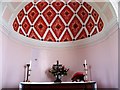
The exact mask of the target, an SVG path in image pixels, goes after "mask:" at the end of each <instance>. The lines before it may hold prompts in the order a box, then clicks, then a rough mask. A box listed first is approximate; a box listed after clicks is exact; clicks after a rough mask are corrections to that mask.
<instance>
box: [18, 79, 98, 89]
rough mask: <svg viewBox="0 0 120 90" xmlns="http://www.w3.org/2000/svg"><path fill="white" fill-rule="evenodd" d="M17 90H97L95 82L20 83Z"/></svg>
mask: <svg viewBox="0 0 120 90" xmlns="http://www.w3.org/2000/svg"><path fill="white" fill-rule="evenodd" d="M19 90H97V84H96V82H95V81H88V82H61V83H59V82H20V84H19Z"/></svg>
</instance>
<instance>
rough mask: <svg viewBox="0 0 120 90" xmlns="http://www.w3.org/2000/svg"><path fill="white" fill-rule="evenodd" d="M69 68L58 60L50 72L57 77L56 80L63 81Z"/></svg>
mask: <svg viewBox="0 0 120 90" xmlns="http://www.w3.org/2000/svg"><path fill="white" fill-rule="evenodd" d="M68 70H69V69H68V68H66V67H65V66H63V65H62V64H59V61H58V60H57V64H53V66H52V68H51V69H50V70H49V72H50V73H51V74H53V76H55V77H56V80H55V81H54V82H62V81H61V77H62V76H65V75H67V72H68Z"/></svg>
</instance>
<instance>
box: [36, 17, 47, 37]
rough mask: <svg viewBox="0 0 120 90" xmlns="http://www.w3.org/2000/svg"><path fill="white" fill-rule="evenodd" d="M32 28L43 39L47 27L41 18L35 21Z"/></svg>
mask: <svg viewBox="0 0 120 90" xmlns="http://www.w3.org/2000/svg"><path fill="white" fill-rule="evenodd" d="M34 28H35V29H36V31H37V32H38V34H39V35H40V36H41V37H43V35H44V33H45V31H46V29H47V25H46V23H45V22H44V20H43V19H42V17H39V19H38V20H37V21H36V23H35V25H34Z"/></svg>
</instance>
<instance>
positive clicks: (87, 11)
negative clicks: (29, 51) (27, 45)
mask: <svg viewBox="0 0 120 90" xmlns="http://www.w3.org/2000/svg"><path fill="white" fill-rule="evenodd" d="M103 28H104V22H103V20H102V18H101V17H100V15H99V13H98V12H97V11H96V10H95V9H94V8H93V7H92V6H91V5H89V3H87V2H82V1H81V0H77V1H75V0H71V1H69V2H68V0H64V2H62V1H61V0H56V1H52V0H51V1H50V0H49V1H45V0H40V1H39V0H36V1H34V2H30V3H28V4H27V5H26V6H25V7H24V8H22V9H21V10H20V12H19V13H18V15H17V16H16V18H15V20H14V22H13V29H14V30H15V31H16V32H18V33H19V34H21V35H24V36H25V37H28V38H32V39H36V40H41V41H49V42H67V41H75V40H80V39H85V38H89V37H91V36H93V35H95V34H97V33H99V32H101V31H102V30H103Z"/></svg>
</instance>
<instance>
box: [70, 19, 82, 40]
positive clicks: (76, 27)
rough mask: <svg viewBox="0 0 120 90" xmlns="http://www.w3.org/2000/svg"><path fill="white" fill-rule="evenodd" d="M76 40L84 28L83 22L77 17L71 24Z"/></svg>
mask: <svg viewBox="0 0 120 90" xmlns="http://www.w3.org/2000/svg"><path fill="white" fill-rule="evenodd" d="M69 28H70V30H71V32H72V34H73V36H74V38H75V36H76V35H77V34H78V32H79V31H80V29H81V28H82V24H81V22H80V21H79V20H78V18H77V17H74V19H73V20H72V22H71V23H70V26H69Z"/></svg>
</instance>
